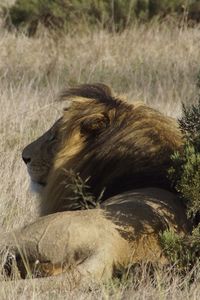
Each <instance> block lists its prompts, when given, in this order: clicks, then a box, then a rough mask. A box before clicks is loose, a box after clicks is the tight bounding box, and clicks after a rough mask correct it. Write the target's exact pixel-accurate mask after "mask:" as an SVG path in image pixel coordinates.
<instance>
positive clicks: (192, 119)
mask: <svg viewBox="0 0 200 300" xmlns="http://www.w3.org/2000/svg"><path fill="white" fill-rule="evenodd" d="M179 125H180V128H181V130H182V132H183V135H184V137H185V144H184V146H183V149H182V151H181V152H176V153H174V154H173V155H172V157H171V158H172V166H171V168H170V169H169V177H170V179H171V181H172V185H173V186H174V188H175V189H176V191H177V192H178V194H179V196H180V197H181V199H182V201H184V202H185V204H186V210H187V215H188V218H190V220H191V221H192V225H193V230H192V232H191V234H188V235H186V236H184V237H180V236H178V235H176V234H174V233H172V232H169V231H167V232H164V233H163V234H162V235H161V244H162V246H163V249H164V252H165V254H166V255H167V256H168V258H169V259H170V261H171V262H172V263H173V264H174V265H176V266H177V267H178V270H179V271H180V272H183V273H185V272H186V271H188V270H190V269H191V268H192V267H193V266H194V265H195V264H197V263H199V257H200V99H199V101H198V102H197V104H196V105H192V106H191V107H186V106H184V105H183V116H182V118H181V119H180V120H179Z"/></svg>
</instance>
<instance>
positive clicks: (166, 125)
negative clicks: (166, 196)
mask: <svg viewBox="0 0 200 300" xmlns="http://www.w3.org/2000/svg"><path fill="white" fill-rule="evenodd" d="M62 98H63V99H70V100H71V105H70V106H69V108H68V109H65V110H64V112H63V116H62V117H61V118H60V119H59V120H58V121H57V122H56V123H55V124H54V125H53V127H52V128H50V129H49V131H47V132H46V133H45V134H44V135H43V136H41V137H40V138H39V139H37V140H36V141H34V142H33V143H32V144H30V145H28V146H27V147H26V148H25V149H24V151H23V154H22V157H23V160H24V162H25V163H26V165H27V168H28V171H29V174H30V176H31V179H32V180H33V181H34V182H37V183H39V184H41V185H43V186H44V191H43V193H42V198H43V201H42V214H47V213H53V212H57V211H62V210H68V209H75V208H76V209H77V197H78V195H79V194H78V193H75V194H74V193H73V189H72V186H71V185H72V179H71V175H70V174H71V171H73V174H79V175H78V176H79V178H81V180H83V181H85V180H87V185H88V186H89V187H90V192H91V193H92V194H93V195H95V196H96V197H98V196H99V195H100V194H101V192H102V190H104V189H105V191H104V194H103V196H102V201H103V200H105V199H106V198H108V197H109V196H112V195H115V194H117V193H119V192H123V191H125V190H129V189H132V188H135V187H144V186H167V185H168V182H167V179H166V170H167V168H168V166H169V162H170V155H171V153H172V152H173V151H174V150H178V149H179V148H180V147H181V145H182V136H181V132H180V130H179V129H178V126H177V123H176V122H175V121H174V120H172V119H171V118H169V117H165V116H163V115H162V114H161V113H159V112H157V111H156V110H154V109H152V108H149V107H147V106H146V105H144V104H139V105H138V104H132V105H131V104H128V103H126V102H124V101H122V100H120V99H118V98H115V97H114V96H113V95H112V92H111V90H110V88H109V87H107V86H106V85H103V84H96V85H81V86H80V87H78V88H74V89H69V90H68V91H66V92H64V93H63V94H62ZM76 183H77V188H78V185H79V182H76ZM79 192H80V193H81V191H79Z"/></svg>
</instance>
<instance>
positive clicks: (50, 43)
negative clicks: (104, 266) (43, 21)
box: [0, 23, 200, 299]
mask: <svg viewBox="0 0 200 300" xmlns="http://www.w3.org/2000/svg"><path fill="white" fill-rule="evenodd" d="M199 49H200V30H199V28H197V27H196V28H187V27H184V26H183V27H181V28H177V27H173V26H172V25H170V26H167V25H164V24H163V25H159V24H157V23H153V24H151V25H149V26H147V25H140V26H136V25H135V26H133V27H132V28H131V29H129V30H125V31H124V32H123V33H121V34H114V33H113V34H111V33H108V32H106V31H95V32H94V31H91V30H89V29H88V31H87V32H85V33H82V34H80V35H70V34H68V35H62V36H49V34H48V33H47V32H46V31H45V30H43V28H41V30H40V32H39V34H38V35H37V36H36V37H34V38H28V37H26V36H24V35H22V34H14V33H8V32H7V31H6V30H5V29H3V28H0V178H1V180H0V187H1V188H0V190H1V196H0V216H1V218H0V220H1V230H2V231H6V230H11V229H13V228H16V227H19V226H22V225H24V224H27V223H29V222H30V221H31V220H33V219H34V218H35V217H37V203H38V202H37V201H38V200H37V197H36V196H34V195H33V194H31V192H30V191H29V189H28V186H29V179H28V175H27V172H26V169H25V166H24V164H23V162H22V160H21V151H22V149H23V147H24V146H25V145H26V144H27V143H29V142H31V141H32V140H33V139H34V138H36V137H38V136H39V135H40V134H41V133H42V132H44V131H45V130H46V129H47V128H48V127H49V126H50V124H52V123H53V122H54V121H55V120H56V119H57V118H58V116H59V115H60V114H61V111H62V105H63V104H61V103H58V102H55V101H54V99H55V98H56V95H57V94H58V92H59V91H60V90H61V89H62V88H64V87H66V86H69V85H74V84H77V83H84V82H99V81H100V82H104V83H106V84H108V85H111V86H112V87H113V88H114V90H115V91H116V92H117V93H120V94H123V95H124V94H125V96H126V97H127V99H128V101H129V102H132V101H134V100H138V99H140V100H143V101H144V102H146V103H147V104H149V105H151V106H153V107H156V108H157V109H158V110H160V111H162V112H164V113H165V114H167V115H170V116H172V117H177V116H180V114H181V102H182V101H183V102H184V103H190V102H193V101H195V100H196V95H197V93H198V91H199V90H198V86H197V84H196V83H197V78H198V76H199V74H200V51H199ZM159 276H160V283H159V286H158V285H157V287H156V288H155V286H154V285H153V284H151V282H150V281H147V282H146V283H145V284H144V283H141V285H139V287H138V288H137V289H135V288H134V287H132V288H131V287H130V286H129V289H126V287H125V285H123V286H122V285H120V286H116V285H115V284H114V283H112V284H110V286H109V287H108V286H102V287H101V288H97V289H96V290H94V291H92V292H91V293H90V294H88V292H87V294H85V292H83V291H82V292H81V291H79V292H77V291H76V293H75V292H74V291H72V292H69V289H68V288H67V287H66V286H65V284H64V282H63V281H59V280H58V279H54V280H53V281H52V279H51V281H50V283H45V282H48V280H47V281H45V280H44V281H40V282H38V281H37V280H30V281H29V282H23V283H22V282H7V283H2V284H1V288H0V298H1V299H17V298H18V297H19V296H20V297H22V299H23V298H24V299H26V298H34V297H35V298H36V299H40V298H41V299H46V298H48V297H50V296H51V297H52V299H54V298H55V299H57V296H58V295H59V297H60V298H63V299H67V297H68V296H69V297H71V298H70V299H73V297H74V299H77V298H84V297H88V298H89V297H90V298H91V299H95V297H96V298H98V299H105V298H106V299H107V298H108V295H113V296H112V297H113V299H116V298H118V299H121V298H122V297H124V299H126V298H127V299H130V297H133V296H134V299H142V298H144V299H148V298H149V299H152V298H154V299H160V298H162V299H182V298H185V299H198V298H199V297H200V287H199V285H198V281H197V280H196V281H195V283H194V284H193V285H192V286H191V287H190V288H189V287H187V282H186V281H184V280H183V281H180V278H177V277H173V278H171V280H172V281H171V282H172V285H171V286H170V285H168V286H165V285H164V282H165V281H166V279H165V277H163V276H164V275H163V274H162V275H161V274H159ZM169 278H170V277H169ZM52 282H53V285H52ZM113 284H114V287H113ZM183 287H184V288H183ZM66 290H68V294H66V293H67V292H66ZM50 293H51V295H50ZM70 293H71V294H70ZM66 295H68V296H66ZM122 295H124V296H122ZM45 297H46V298H45Z"/></svg>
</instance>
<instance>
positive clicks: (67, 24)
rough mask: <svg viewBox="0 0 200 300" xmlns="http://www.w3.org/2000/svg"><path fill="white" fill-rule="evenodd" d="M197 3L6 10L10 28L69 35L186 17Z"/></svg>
mask: <svg viewBox="0 0 200 300" xmlns="http://www.w3.org/2000/svg"><path fill="white" fill-rule="evenodd" d="M196 2H197V4H198V1H197V0H195V1H194V0H191V1H189V2H188V1H187V0H162V1H160V0H113V1H110V0H17V1H16V2H15V4H14V5H12V6H11V7H10V8H9V9H5V8H4V15H5V16H6V17H5V19H6V21H5V25H6V26H7V27H9V28H11V27H15V28H17V29H19V30H25V32H27V33H28V34H29V35H33V34H35V32H36V30H37V27H38V24H39V23H42V24H43V25H44V26H45V27H47V28H49V29H62V30H67V31H71V30H73V31H74V30H76V29H80V28H83V27H84V25H85V24H87V26H88V25H89V26H101V27H103V28H108V29H112V30H113V29H114V30H122V29H124V28H125V27H126V26H128V25H130V24H132V23H133V22H134V21H135V20H139V21H147V20H149V19H151V18H153V17H154V16H158V17H165V16H166V15H168V14H173V15H174V14H175V15H176V14H182V13H184V11H186V10H188V11H190V8H191V9H192V11H194V10H195V9H196V5H197V4H196ZM187 3H189V5H187ZM194 8H195V9H194ZM192 11H191V12H192ZM193 14H194V13H193ZM190 15H191V16H192V13H191V14H190Z"/></svg>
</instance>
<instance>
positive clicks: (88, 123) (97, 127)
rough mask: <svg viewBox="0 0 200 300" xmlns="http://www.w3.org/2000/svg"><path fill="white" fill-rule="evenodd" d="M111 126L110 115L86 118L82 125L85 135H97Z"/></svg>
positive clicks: (96, 115) (81, 128)
mask: <svg viewBox="0 0 200 300" xmlns="http://www.w3.org/2000/svg"><path fill="white" fill-rule="evenodd" d="M109 124H110V120H109V117H108V115H106V114H94V115H90V116H88V117H86V118H85V119H84V120H83V121H82V122H81V125H80V130H81V133H82V134H84V135H97V134H98V133H100V132H101V131H103V130H104V129H106V128H107V127H108V126H109Z"/></svg>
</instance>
